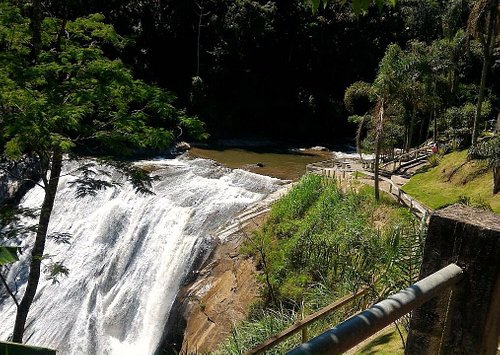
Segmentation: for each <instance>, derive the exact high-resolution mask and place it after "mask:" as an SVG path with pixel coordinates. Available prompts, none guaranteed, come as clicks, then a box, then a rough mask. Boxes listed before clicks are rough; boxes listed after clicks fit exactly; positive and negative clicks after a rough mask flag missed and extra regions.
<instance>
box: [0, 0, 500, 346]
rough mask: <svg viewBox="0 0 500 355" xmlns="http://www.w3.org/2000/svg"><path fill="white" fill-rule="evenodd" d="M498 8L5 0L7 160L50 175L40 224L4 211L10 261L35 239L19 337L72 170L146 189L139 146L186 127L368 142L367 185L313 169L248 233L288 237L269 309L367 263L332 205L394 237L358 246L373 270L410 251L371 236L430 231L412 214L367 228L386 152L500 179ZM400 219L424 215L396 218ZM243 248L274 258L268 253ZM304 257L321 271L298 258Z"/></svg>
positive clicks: (273, 272)
mask: <svg viewBox="0 0 500 355" xmlns="http://www.w3.org/2000/svg"><path fill="white" fill-rule="evenodd" d="M311 5H312V6H311ZM320 5H322V6H320ZM351 5H352V6H351ZM353 10H354V11H353ZM499 13H500V7H499V2H498V0H448V1H443V0H429V1H423V0H422V1H420V0H398V1H397V2H396V1H394V0H372V1H370V0H363V1H361V0H352V1H328V0H311V1H304V0H294V1H285V0H276V1H263V0H260V1H252V0H219V1H216V0H188V1H161V0H158V1H143V0H124V1H116V0H112V1H104V0H71V1H66V0H47V1H42V0H31V1H28V0H5V1H2V2H0V127H1V135H0V146H1V147H2V155H3V157H2V159H4V160H5V161H7V162H9V161H20V160H22V159H25V158H26V157H28V158H35V160H33V161H36V164H34V165H35V169H36V170H38V171H37V174H38V176H37V177H36V178H32V180H33V181H31V184H32V185H38V186H39V187H40V188H42V189H43V190H44V191H43V194H44V199H43V202H42V203H41V208H40V215H39V217H38V224H36V226H34V227H32V228H31V229H26V230H21V229H9V228H10V227H9V226H13V225H16V223H18V222H19V218H20V217H19V214H21V215H22V214H23V213H24V214H30V213H32V211H23V210H22V209H21V210H15V208H16V206H5V207H13V208H14V211H12V210H10V209H9V213H8V214H6V213H4V212H3V210H2V211H0V212H1V213H0V222H1V224H0V241H1V242H2V246H1V247H0V252H2V254H3V255H0V256H2V259H0V262H1V263H0V266H2V265H6V264H10V263H13V262H14V261H16V260H17V254H16V253H17V252H18V247H13V246H10V244H9V245H7V243H4V241H8V242H9V243H10V242H11V241H12V240H13V238H14V237H15V238H20V237H23V236H25V235H33V234H35V236H36V237H35V241H34V243H33V248H32V250H31V255H32V257H31V259H30V261H29V263H30V266H29V274H28V276H27V286H26V288H25V291H24V293H23V296H22V298H19V297H16V295H14V294H13V293H12V292H11V291H10V290H9V285H8V283H7V281H5V280H4V279H3V277H2V282H3V284H4V286H5V289H6V290H7V292H8V296H10V297H11V298H12V299H13V301H14V302H15V305H16V309H17V316H16V321H15V326H14V331H13V335H12V340H13V341H15V342H21V341H22V340H23V335H24V330H25V326H26V322H27V316H28V311H29V309H30V307H31V304H32V303H33V301H34V300H35V299H36V298H35V296H36V290H37V287H38V282H39V280H40V276H41V273H42V261H43V262H44V263H45V254H44V250H45V249H44V248H45V242H46V239H47V238H48V237H51V236H50V234H48V231H49V222H50V219H51V213H52V210H53V207H54V203H55V200H56V194H57V189H58V184H59V179H60V178H61V177H64V176H65V175H75V176H76V175H78V178H77V179H76V180H75V181H74V185H75V186H77V190H76V195H77V197H85V196H89V195H92V196H95V195H97V193H98V192H99V191H101V190H104V189H107V188H112V187H116V186H118V185H119V184H118V183H115V182H114V181H113V180H112V179H108V177H109V175H110V173H106V172H105V171H104V173H103V172H102V170H101V169H100V168H98V166H106V167H107V168H113V169H116V170H113V171H117V173H120V174H123V175H124V176H125V177H126V179H127V180H128V181H129V182H131V183H132V186H133V187H134V188H135V190H136V191H137V192H140V193H143V194H150V193H152V191H151V186H152V182H153V178H152V177H150V176H149V174H148V173H149V171H147V170H148V169H140V168H137V167H136V166H135V165H133V163H132V162H131V160H133V159H134V158H137V157H138V156H139V155H141V156H142V154H143V153H144V152H146V153H151V152H152V151H153V152H154V153H155V154H156V153H158V152H159V151H160V152H165V151H168V150H169V149H170V148H172V146H173V145H175V144H177V143H179V142H180V141H182V140H187V141H202V140H206V139H207V138H208V137H209V136H211V137H212V138H213V139H218V138H251V139H255V138H265V139H269V140H273V141H279V142H280V143H284V144H283V145H287V143H291V142H293V143H297V142H300V143H301V144H305V143H309V142H310V143H315V144H317V143H320V142H321V143H323V144H335V143H336V142H339V141H341V140H342V139H345V138H348V139H352V140H354V138H355V140H356V146H357V148H358V152H359V153H362V151H369V152H373V153H374V156H375V157H374V159H373V172H374V187H375V188H374V194H375V198H374V200H371V198H370V199H369V198H368V197H367V196H368V194H365V195H366V196H364V195H360V196H361V197H355V195H354V194H350V193H344V192H343V191H340V190H338V189H337V187H336V186H334V185H331V186H326V185H325V184H323V182H322V180H321V179H319V178H312V179H310V180H307V178H306V179H304V180H303V181H302V185H301V186H302V187H299V188H298V189H296V190H294V191H295V192H293V191H292V193H291V194H290V195H289V196H291V197H289V201H288V202H287V200H286V199H284V200H282V202H281V205H280V204H277V205H276V206H277V207H276V206H275V210H274V212H272V213H271V215H272V216H271V217H272V218H276V221H274V222H280V223H281V222H284V223H285V227H287V228H285V229H283V226H282V225H280V224H279V223H276V226H275V225H274V224H273V223H274V222H273V220H272V218H271V221H270V222H269V223H268V224H266V225H265V226H264V228H263V230H262V232H261V234H260V238H261V239H258V237H259V234H258V233H257V234H256V235H254V240H257V241H259V243H260V241H262V243H260V244H258V245H264V244H269V245H275V243H279V242H282V241H281V240H280V238H281V237H283V238H282V239H283V240H284V241H285V242H284V244H283V245H284V247H283V248H281V247H280V248H278V249H279V250H284V251H286V252H287V253H284V254H279V253H278V254H277V255H273V254H269V253H268V254H266V255H267V256H271V257H274V256H276V259H275V260H271V259H270V263H269V268H268V267H267V266H264V267H263V270H264V275H265V276H267V277H268V279H267V280H265V282H266V283H267V285H266V287H267V289H265V290H264V294H263V296H264V297H263V302H262V305H261V306H262V307H263V309H264V308H266V307H275V308H276V309H278V308H282V307H283V306H284V307H285V308H286V309H288V310H290V311H295V310H296V309H297V307H296V306H297V303H298V302H300V297H299V296H301V295H302V294H303V293H304V291H308V290H309V288H310V286H311V285H312V284H315V283H316V282H320V281H322V282H323V283H324V284H326V285H328V284H331V285H341V282H340V281H339V280H340V278H342V277H343V276H344V273H349V272H351V271H353V272H356V273H357V274H360V273H359V270H349V269H348V268H347V267H346V265H347V264H349V262H350V261H349V260H340V258H334V259H331V258H330V257H331V256H332V255H335V254H337V253H338V251H335V250H334V249H335V248H337V247H339V246H342V247H344V246H345V249H346V250H348V249H352V248H354V247H353V246H352V243H351V240H348V239H346V240H345V241H344V242H345V244H339V243H338V242H339V241H336V240H329V239H325V238H323V235H322V234H321V233H323V232H322V231H329V232H331V233H332V234H335V233H337V234H339V235H341V232H342V233H344V230H337V229H336V228H333V226H334V225H335V223H336V222H334V221H337V217H338V215H339V216H340V215H348V216H351V217H352V220H351V221H350V222H349V223H352V226H351V225H349V228H348V231H347V232H346V233H345V235H346V236H350V235H351V234H352V233H351V232H352V230H356V229H359V230H363V228H364V227H362V225H366V226H368V227H367V229H366V235H368V236H370V241H372V239H373V240H375V241H376V239H375V237H374V236H378V237H380V236H382V237H383V238H382V241H383V242H384V243H387V245H378V244H373V245H370V247H369V248H367V249H366V252H367V254H366V255H365V254H362V253H360V254H358V255H355V258H356V260H358V261H360V262H362V264H363V265H364V264H366V265H368V266H369V267H368V269H369V270H378V269H381V270H384V265H386V263H387V260H389V261H390V262H392V261H394V260H396V259H397V260H399V259H398V258H396V259H394V258H393V257H396V256H395V255H396V253H395V254H394V255H392V254H391V255H390V258H389V259H383V258H382V259H379V258H378V257H383V256H384V255H377V250H378V249H383V250H393V249H391V248H392V247H394V249H395V248H396V247H398V248H399V247H400V246H401V247H402V248H403V249H406V248H407V247H408V248H411V247H409V246H407V245H402V244H396V243H393V241H394V240H396V239H398V238H399V237H400V236H404V237H405V238H403V239H407V240H410V241H412V240H415V239H416V238H415V235H417V234H418V235H419V236H420V231H417V230H416V228H417V224H416V221H414V220H412V219H411V217H408V216H406V215H402V216H400V215H399V213H400V212H398V211H396V210H395V211H394V212H393V211H392V206H389V207H387V211H390V213H391V216H392V214H393V216H394V221H392V220H391V221H387V229H386V230H382V229H380V228H378V226H376V225H370V221H371V222H373V215H374V213H375V211H378V210H377V209H378V208H379V207H380V206H379V205H378V203H379V202H380V200H383V196H382V197H381V196H380V195H379V186H378V184H379V179H378V177H379V170H380V169H379V164H380V163H381V162H383V161H384V159H385V158H386V157H387V156H389V154H394V153H395V152H401V151H403V150H406V151H410V150H411V149H412V148H413V147H417V146H419V145H420V144H422V143H423V142H426V141H429V140H432V141H433V143H434V146H433V154H434V155H433V157H434V159H435V160H436V162H435V163H436V164H435V165H437V164H438V161H437V160H438V159H439V157H437V154H435V153H438V150H437V147H438V144H439V145H441V143H443V146H444V145H446V150H447V151H449V150H463V149H465V148H470V149H469V150H468V153H467V157H466V158H465V155H464V159H467V160H474V159H477V160H486V161H487V164H486V165H485V168H484V169H483V170H492V171H493V181H494V183H493V194H496V193H498V191H500V148H499V147H500V139H499V136H498V134H497V133H498V131H499V130H500V113H499V111H500V109H499V107H500V95H499V93H500V87H499V85H500V80H499V79H500V52H499V50H498V49H499V45H498V44H499V38H500V36H499V35H500V20H499V18H500V16H499ZM434 149H436V150H434ZM444 150H445V149H443V151H444ZM384 154H385V156H384ZM124 156H126V157H127V159H122V158H123V157H124ZM88 157H94V158H97V159H98V160H97V161H95V162H94V161H93V162H91V163H85V164H82V165H81V166H79V167H78V168H76V169H75V171H72V172H71V173H68V174H66V173H65V172H64V171H63V162H64V161H65V160H66V159H82V158H88ZM431 163H432V162H431ZM261 165H262V164H261ZM461 166H463V164H462V165H461ZM3 171H5V172H6V173H7V174H8V173H9V172H8V169H4V168H3ZM99 174H103V177H101V178H99V177H98V176H99ZM106 174H108V175H106ZM13 179H14V180H17V181H23V178H22V177H19V176H14V177H13ZM308 184H309V185H308ZM308 186H309V187H308ZM301 189H302V190H301ZM297 191H298V192H297ZM318 191H322V192H321V194H317V192H318ZM294 194H295V195H294ZM370 194H371V190H370ZM294 196H295V197H294ZM294 198H296V200H294ZM302 199H303V200H304V201H305V202H304V203H303V209H302V210H301V211H298V212H297V211H295V210H294V208H296V207H297V201H299V202H300V201H302ZM283 201H284V202H283ZM351 202H352V204H351V205H349V203H351ZM299 205H300V204H299ZM280 206H281V207H280ZM290 206H293V207H290ZM334 206H336V207H334ZM339 206H345V208H344V209H342V208H340V207H339ZM363 206H364V207H363ZM3 207H4V206H2V209H3ZM280 208H281V211H280V210H279V209H280ZM410 208H411V207H410ZM5 210H6V211H7V208H6V209H5ZM276 211H277V212H276ZM387 211H386V212H387ZM324 212H325V213H324ZM326 212H328V213H332V215H327V214H326ZM273 213H274V215H273ZM377 213H379V212H377ZM383 213H384V211H381V212H380V214H383ZM318 216H320V217H321V218H320V217H318ZM396 217H397V218H396ZM400 219H403V220H404V223H403V225H410V224H411V225H412V228H414V229H415V230H413V229H412V230H405V231H403V232H404V233H403V232H401V233H400V231H401V230H402V229H401V228H400V226H399V224H398V223H399V222H400ZM323 220H325V221H331V227H332V228H330V227H329V226H321V228H320V229H321V230H320V231H319V232H318V233H316V232H317V230H316V225H318V226H319V223H320V221H323ZM393 222H394V223H393ZM391 223H393V224H391ZM4 227H7V229H5V228H4ZM288 227H289V228H288ZM351 227H352V228H351ZM418 227H419V226H418ZM328 228H330V229H328ZM346 230H347V229H346ZM379 234H380V235H379ZM305 235H307V236H310V237H311V238H312V239H311V240H312V241H313V242H314V243H316V242H317V244H314V243H312V244H311V246H312V247H313V248H314V249H317V250H321V246H325V245H326V246H328V245H329V243H331V245H334V247H332V248H331V249H329V248H323V250H324V254H325V255H326V257H324V256H323V255H322V254H320V253H318V254H317V255H315V254H311V255H302V254H301V253H300V251H301V250H303V248H302V247H303V245H302V244H301V243H302V242H303V241H304V240H303V239H302V237H303V236H305ZM342 235H343V234H342ZM277 236H279V237H280V238H277ZM371 237H373V238H371ZM406 237H408V238H406ZM255 238H257V239H255ZM314 238H316V239H314ZM308 240H309V239H308ZM398 240H399V239H398ZM358 242H360V241H358V240H356V241H355V243H354V244H356V245H358ZM361 242H363V243H364V242H365V240H362V241H361ZM419 242H420V240H419ZM334 243H337V244H334ZM367 243H368V242H367ZM391 243H392V244H391ZM16 245H17V244H16ZM359 245H362V243H361V244H359ZM247 247H248V249H249V250H248V254H249V255H252V256H254V257H255V256H257V257H258V256H259V255H258V254H259V253H260V254H261V255H260V258H261V260H260V262H261V263H262V264H265V263H267V261H265V260H264V259H265V258H266V256H265V255H264V254H265V253H264V252H263V251H262V250H260V249H259V248H258V247H257V248H255V247H252V246H247ZM285 247H289V248H290V250H287V249H286V248H285ZM288 252H289V253H288ZM9 253H10V254H9ZM401 253H404V251H403V252H401ZM7 254H8V255H7ZM399 254H400V253H399V252H398V255H399ZM5 255H7V256H5ZM375 256H377V257H375ZM309 257H310V258H309ZM330 259H331V260H330ZM297 260H298V261H300V262H301V263H302V264H301V265H302V266H303V267H304V268H308V267H310V268H311V270H313V271H312V272H311V273H310V274H308V273H304V272H303V270H292V269H289V266H293V265H294V263H295V261H297ZM329 262H331V263H334V264H335V270H336V269H337V264H338V263H340V264H342V265H343V266H344V267H346V268H345V269H341V272H340V274H341V277H340V278H339V279H337V276H338V275H336V274H332V275H330V274H328V272H325V273H322V272H320V273H319V274H318V273H316V271H315V270H316V269H318V268H319V267H320V266H324V265H330V266H331V264H328V263H329ZM46 270H48V271H49V278H52V279H53V280H54V282H57V277H58V276H61V275H62V276H64V275H67V274H68V272H69V271H68V269H66V267H65V266H64V265H63V264H58V263H57V262H50V263H49V264H48V267H47V268H46ZM291 270H292V271H293V272H290V271H291ZM339 270H340V269H339ZM415 270H416V269H415V267H414V266H413V265H411V271H412V272H413V271H415ZM287 275H290V277H287ZM0 276H2V275H1V274H0ZM320 276H321V277H320ZM322 277H327V278H330V279H329V280H327V281H328V282H326V281H325V280H326V279H325V280H321V278H322ZM406 281H407V280H405V282H406ZM391 282H392V281H391ZM349 286H350V285H348V284H345V285H343V286H342V287H341V289H340V288H339V290H337V291H345V290H347V289H349ZM314 287H315V286H314ZM311 289H313V288H311ZM318 289H319V288H318ZM314 290H315V289H313V291H314Z"/></svg>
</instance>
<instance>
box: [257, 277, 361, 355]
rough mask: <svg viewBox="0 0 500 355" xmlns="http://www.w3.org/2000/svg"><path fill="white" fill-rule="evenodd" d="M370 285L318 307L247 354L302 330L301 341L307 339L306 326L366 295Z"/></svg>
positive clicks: (274, 343) (258, 351) (274, 344)
mask: <svg viewBox="0 0 500 355" xmlns="http://www.w3.org/2000/svg"><path fill="white" fill-rule="evenodd" d="M370 289H371V287H368V286H366V287H363V288H361V289H360V290H358V291H356V292H354V293H353V294H352V295H347V296H345V297H342V298H341V299H339V300H337V301H335V302H333V303H331V304H330V305H328V306H326V307H324V308H322V309H320V310H319V311H317V312H315V313H313V314H311V315H309V316H307V317H305V318H304V319H302V320H300V321H298V322H296V323H294V324H293V325H292V326H290V327H288V328H287V329H285V330H283V331H282V332H280V333H278V334H276V335H274V336H273V337H271V338H269V339H267V340H266V341H265V342H263V343H261V344H259V345H257V346H256V347H254V348H253V349H252V350H250V351H249V352H247V354H252V355H255V354H261V353H263V352H265V351H266V350H269V349H271V348H272V347H274V346H276V345H278V344H279V343H281V342H283V341H285V340H286V339H288V338H289V337H291V336H292V335H294V334H296V333H298V332H302V342H306V341H307V327H308V326H310V325H311V324H312V323H314V322H316V321H318V320H320V319H322V318H324V317H326V316H327V315H329V314H331V313H332V312H334V311H336V310H338V309H340V308H341V307H343V306H345V305H347V304H349V303H351V302H352V301H354V300H355V299H357V298H359V297H361V296H363V295H366V294H367V293H368V291H370Z"/></svg>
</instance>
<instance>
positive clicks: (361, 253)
mask: <svg viewBox="0 0 500 355" xmlns="http://www.w3.org/2000/svg"><path fill="white" fill-rule="evenodd" d="M421 228H422V226H421V223H420V221H419V220H417V219H416V218H415V217H414V216H413V215H411V214H410V213H409V212H408V211H407V210H406V209H403V208H400V207H398V206H397V205H396V204H395V203H394V202H393V201H392V199H391V198H390V197H389V196H385V195H383V198H382V201H381V202H380V203H377V202H376V201H375V200H374V198H373V197H372V190H371V188H369V187H367V186H362V187H359V189H358V191H356V190H354V189H348V190H346V191H343V190H342V189H340V188H339V187H338V186H337V185H336V184H335V183H334V182H332V181H331V180H325V179H324V178H322V177H319V176H316V175H312V174H311V175H307V176H305V177H303V178H302V180H301V181H300V183H298V184H297V185H296V186H295V187H294V188H293V189H292V190H291V191H290V193H289V194H287V195H286V196H284V197H283V198H281V199H280V200H279V201H277V202H276V203H275V204H274V205H273V207H272V210H271V212H270V216H269V218H268V220H267V222H266V223H265V224H264V226H263V227H262V228H261V229H260V230H258V231H257V232H255V233H254V234H253V235H252V236H250V237H249V239H248V240H247V242H246V243H245V244H244V246H243V247H242V252H244V253H246V254H248V255H250V256H252V257H254V258H256V260H257V261H258V263H259V266H260V270H261V272H260V274H259V279H260V282H261V284H262V292H261V298H260V299H259V300H258V301H257V302H256V303H255V304H254V306H253V309H252V311H251V315H250V317H249V319H248V320H247V321H245V322H244V323H243V324H241V325H238V326H237V327H236V328H235V329H234V331H233V334H232V336H231V338H230V339H229V340H228V342H227V343H226V344H225V345H224V346H223V348H222V350H221V352H222V353H238V352H239V351H244V350H248V349H249V348H251V347H252V346H255V345H256V344H257V343H259V342H261V341H263V340H265V339H266V338H268V337H269V336H271V335H273V334H275V333H277V332H278V331H280V330H282V329H284V328H285V327H287V326H289V325H291V323H293V321H295V320H298V319H300V317H301V316H302V315H303V314H305V315H307V314H310V313H312V312H314V311H316V310H318V309H320V308H321V307H324V306H326V305H327V304H329V303H332V302H334V301H335V300H336V299H338V298H340V297H343V296H345V295H346V294H349V293H352V292H353V291H355V290H356V289H358V288H360V287H362V286H365V285H372V286H373V293H372V294H371V295H370V297H369V299H370V300H375V299H377V298H378V297H383V296H384V295H386V294H387V293H389V292H391V291H394V290H396V289H400V288H401V287H403V286H405V285H408V284H409V283H411V282H412V281H414V280H415V278H416V277H417V274H418V269H419V262H420V251H421V247H422V245H423V244H422V242H423V237H422V236H423V233H422V232H423V231H422V229H421ZM369 299H367V298H365V299H360V300H357V302H355V303H354V304H353V305H351V306H350V307H347V309H345V310H342V311H339V312H338V313H335V314H334V315H332V316H329V317H327V318H325V319H324V320H322V321H321V322H318V323H317V324H315V325H314V326H313V327H311V328H310V329H308V334H309V335H312V334H314V333H319V332H321V331H322V330H324V329H325V328H326V326H327V324H332V323H335V321H339V320H341V319H342V318H344V317H346V316H347V315H348V314H349V313H352V312H353V311H354V310H355V309H356V308H357V307H360V306H362V305H365V304H366V302H368V301H369ZM293 344H297V339H295V340H293V338H292V340H289V341H288V342H286V343H283V347H282V348H280V347H278V348H277V350H276V351H278V352H283V350H285V349H289V348H291V347H293ZM238 349H239V350H238Z"/></svg>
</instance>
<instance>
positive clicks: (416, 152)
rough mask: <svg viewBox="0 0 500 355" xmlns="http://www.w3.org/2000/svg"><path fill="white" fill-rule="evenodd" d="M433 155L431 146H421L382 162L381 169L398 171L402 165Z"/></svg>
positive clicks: (390, 171)
mask: <svg viewBox="0 0 500 355" xmlns="http://www.w3.org/2000/svg"><path fill="white" fill-rule="evenodd" d="M430 155H431V149H430V148H429V147H421V148H417V149H413V150H411V151H409V152H407V153H403V154H400V155H396V156H394V157H393V158H392V159H391V160H389V161H386V162H384V163H382V164H380V170H385V171H387V172H389V173H394V172H396V171H398V170H399V169H400V168H401V167H403V166H406V165H410V164H413V163H415V162H417V161H420V160H422V159H426V158H428V157H429V156H430Z"/></svg>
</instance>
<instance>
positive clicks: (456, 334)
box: [405, 205, 500, 355]
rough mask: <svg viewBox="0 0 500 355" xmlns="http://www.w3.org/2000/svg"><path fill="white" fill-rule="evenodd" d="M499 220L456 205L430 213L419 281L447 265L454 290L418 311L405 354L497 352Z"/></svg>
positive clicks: (499, 263) (499, 310)
mask: <svg viewBox="0 0 500 355" xmlns="http://www.w3.org/2000/svg"><path fill="white" fill-rule="evenodd" d="M499 260H500V216H499V215H495V214H493V213H491V212H486V211H481V210H477V209H473V208H469V207H465V206H461V205H454V206H450V207H447V208H445V209H442V210H439V211H437V212H435V213H434V214H432V216H431V219H430V222H429V228H428V235H427V239H426V243H425V249H424V257H423V262H422V268H421V270H420V278H422V277H426V276H427V275H429V274H431V273H433V272H435V271H436V270H439V269H440V268H442V267H443V266H446V265H448V264H450V263H456V264H457V265H459V266H460V267H462V268H463V269H464V270H465V272H464V277H463V279H462V281H460V283H459V284H457V286H456V287H455V288H454V289H453V290H451V291H449V292H444V293H441V294H440V295H438V296H437V297H436V298H434V299H432V300H431V301H429V302H427V303H425V304H424V305H423V306H421V307H419V308H417V309H416V310H415V311H414V312H413V315H412V319H411V323H410V333H409V335H408V341H407V346H406V350H405V354H422V355H425V354H464V355H465V354H487V355H489V354H492V355H494V354H496V352H497V346H498V337H499V335H500V262H499Z"/></svg>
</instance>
